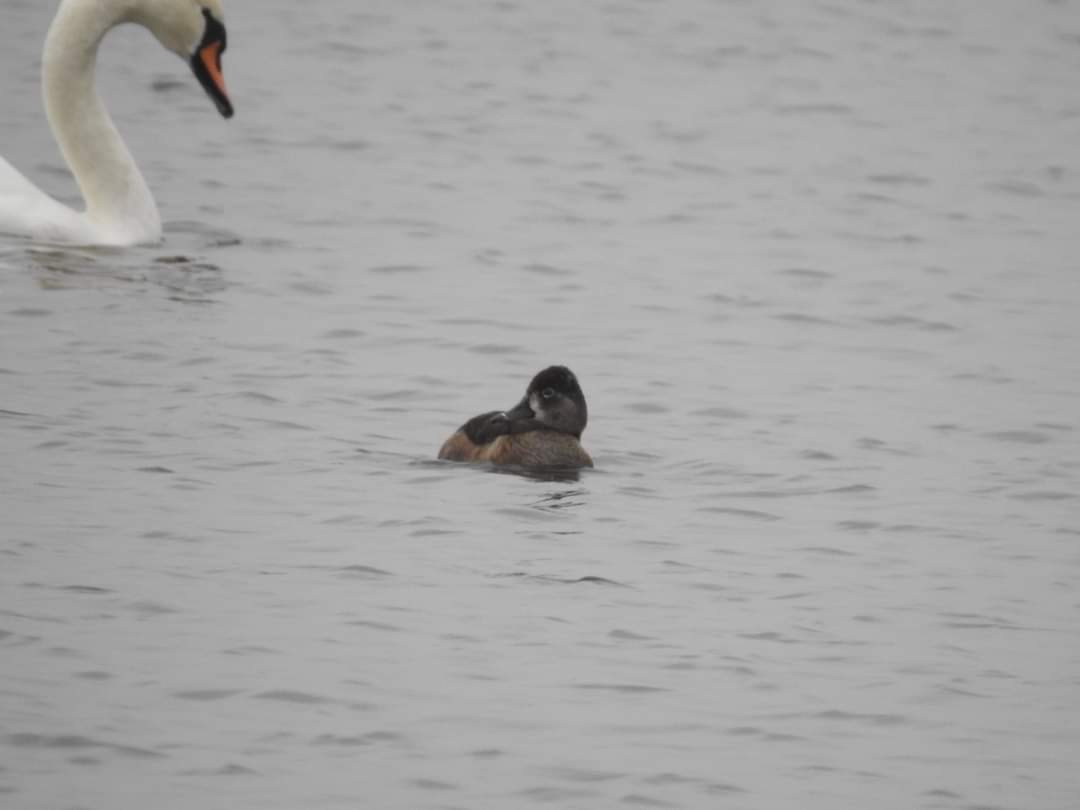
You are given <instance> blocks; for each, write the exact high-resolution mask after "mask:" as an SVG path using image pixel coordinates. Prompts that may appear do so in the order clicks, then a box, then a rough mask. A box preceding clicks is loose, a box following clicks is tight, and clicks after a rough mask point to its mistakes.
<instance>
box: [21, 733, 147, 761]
mask: <svg viewBox="0 0 1080 810" xmlns="http://www.w3.org/2000/svg"><path fill="white" fill-rule="evenodd" d="M7 739H8V742H9V743H10V744H11V745H13V746H15V747H16V748H55V749H61V750H66V749H84V748H102V749H106V750H108V751H112V752H113V753H115V754H121V755H122V756H127V757H132V758H134V759H163V758H164V757H165V755H164V754H161V753H159V752H157V751H153V750H151V749H149V748H140V747H137V746H133V745H119V744H117V743H110V742H104V741H102V740H95V739H93V738H91V737H84V736H82V735H80V734H32V733H17V734H9V735H8V737H7Z"/></svg>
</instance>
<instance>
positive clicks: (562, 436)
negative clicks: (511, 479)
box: [439, 430, 593, 467]
mask: <svg viewBox="0 0 1080 810" xmlns="http://www.w3.org/2000/svg"><path fill="white" fill-rule="evenodd" d="M439 458H442V459H448V460H450V461H490V462H491V463H493V464H505V465H515V466H520V467H591V466H592V465H593V461H592V459H591V458H590V457H589V454H588V453H586V452H585V448H584V447H582V446H581V442H580V441H578V440H577V439H576V438H575V437H574V436H571V435H570V434H568V433H556V432H555V431H552V430H534V431H531V432H529V433H518V434H515V435H512V436H499V438H497V439H495V441H493V442H489V443H488V444H481V445H476V444H473V443H472V442H471V441H470V440H469V437H468V436H466V435H465V433H464V432H463V431H460V430H459V431H458V432H457V433H455V434H454V435H453V436H451V437H450V438H449V439H447V440H446V442H445V443H444V444H443V446H442V449H441V450H439Z"/></svg>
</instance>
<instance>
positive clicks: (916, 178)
mask: <svg viewBox="0 0 1080 810" xmlns="http://www.w3.org/2000/svg"><path fill="white" fill-rule="evenodd" d="M866 179H867V180H868V181H869V182H871V183H874V184H875V185H881V186H928V185H930V178H928V177H923V176H922V175H921V174H913V173H911V172H894V173H883V174H871V175H868V176H867V178H866Z"/></svg>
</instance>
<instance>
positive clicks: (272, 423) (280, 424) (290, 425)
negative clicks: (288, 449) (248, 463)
mask: <svg viewBox="0 0 1080 810" xmlns="http://www.w3.org/2000/svg"><path fill="white" fill-rule="evenodd" d="M244 419H245V421H247V422H257V423H258V424H260V425H266V426H267V427H271V428H279V429H281V430H292V431H305V432H310V431H312V430H314V428H313V427H311V426H310V425H302V424H300V423H299V422H292V421H290V420H288V419H258V418H256V417H254V416H248V417H244ZM271 463H273V462H255V465H266V464H271Z"/></svg>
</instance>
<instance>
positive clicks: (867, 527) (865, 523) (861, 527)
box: [836, 520, 881, 532]
mask: <svg viewBox="0 0 1080 810" xmlns="http://www.w3.org/2000/svg"><path fill="white" fill-rule="evenodd" d="M836 526H837V528H839V529H845V530H847V531H854V532H868V531H871V530H873V529H879V528H881V524H880V523H878V522H877V521H873V520H841V521H838V522H837V524H836Z"/></svg>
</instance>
